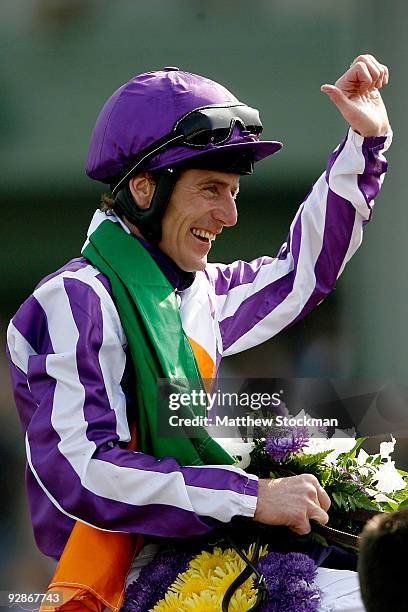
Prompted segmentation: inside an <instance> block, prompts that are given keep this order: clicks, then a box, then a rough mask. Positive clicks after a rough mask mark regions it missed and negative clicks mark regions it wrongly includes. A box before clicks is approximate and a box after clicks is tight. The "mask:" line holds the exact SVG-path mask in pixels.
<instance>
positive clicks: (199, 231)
mask: <svg viewBox="0 0 408 612" xmlns="http://www.w3.org/2000/svg"><path fill="white" fill-rule="evenodd" d="M191 231H192V232H193V234H194V235H195V236H201V238H207V240H215V238H216V235H215V234H212V233H211V232H207V230H202V229H197V228H195V227H194V228H193V229H192V230H191Z"/></svg>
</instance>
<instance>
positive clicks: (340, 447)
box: [305, 429, 356, 463]
mask: <svg viewBox="0 0 408 612" xmlns="http://www.w3.org/2000/svg"><path fill="white" fill-rule="evenodd" d="M355 443H356V441H355V439H354V438H349V437H346V436H345V434H344V431H341V430H340V429H336V430H335V432H334V436H333V437H332V438H311V439H310V440H309V442H308V445H307V447H306V449H305V452H307V453H310V454H311V455H315V454H316V453H322V452H325V451H328V450H331V451H332V452H331V453H329V454H328V455H327V457H325V459H324V461H325V463H335V462H336V459H337V457H338V456H339V455H340V454H341V453H348V452H350V451H351V449H352V448H353V446H354V445H355Z"/></svg>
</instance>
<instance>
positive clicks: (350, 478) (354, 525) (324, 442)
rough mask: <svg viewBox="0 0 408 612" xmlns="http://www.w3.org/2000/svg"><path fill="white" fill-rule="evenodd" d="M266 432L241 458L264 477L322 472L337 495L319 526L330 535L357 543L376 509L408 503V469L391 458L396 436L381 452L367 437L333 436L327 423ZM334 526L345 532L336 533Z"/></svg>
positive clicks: (328, 489)
mask: <svg viewBox="0 0 408 612" xmlns="http://www.w3.org/2000/svg"><path fill="white" fill-rule="evenodd" d="M299 416H302V417H304V420H306V421H307V415H302V414H300V415H298V417H297V419H296V422H298V421H299V420H301V419H299ZM286 422H288V423H290V422H291V419H290V418H288V419H287V420H286ZM265 433H266V435H265V436H264V437H258V438H255V439H254V441H253V442H252V445H253V446H252V449H251V451H250V453H249V455H248V448H247V447H246V448H245V454H244V455H243V458H242V459H241V461H244V462H245V463H246V469H247V471H248V472H250V473H253V474H257V475H258V476H260V477H262V478H277V477H282V476H293V475H297V474H304V473H309V474H313V475H314V476H316V478H317V479H318V480H319V482H320V484H321V485H322V486H323V488H324V489H325V490H326V492H327V493H328V495H329V497H330V498H331V500H332V505H331V507H330V511H329V516H330V520H329V525H328V528H324V527H323V528H320V527H317V531H319V532H320V533H326V535H327V536H328V538H329V539H333V537H334V540H335V541H337V542H338V543H340V544H346V545H347V544H349V545H352V546H353V545H354V546H357V544H358V538H357V537H356V536H357V535H358V534H359V532H360V531H361V527H362V524H363V523H365V522H366V520H367V519H368V518H369V517H370V516H371V515H372V514H375V513H378V512H392V511H394V510H398V509H400V508H402V507H404V506H407V505H408V472H405V471H404V470H400V469H397V468H396V467H395V461H393V460H392V459H391V455H392V453H393V451H394V448H395V443H396V441H395V439H394V438H393V437H392V436H391V439H390V441H388V442H381V443H380V445H379V452H378V453H375V454H368V453H367V452H366V451H365V450H364V449H363V448H362V445H363V443H364V442H365V440H366V438H354V437H353V436H351V435H348V434H347V433H345V432H343V431H341V430H337V429H336V430H335V431H334V434H333V435H332V437H330V438H329V437H327V435H326V434H327V432H326V431H325V430H322V429H321V428H320V429H317V430H316V429H315V430H311V429H309V428H308V427H306V426H299V425H294V426H290V425H287V426H283V427H282V426H280V427H272V428H270V429H269V431H268V432H265ZM334 530H336V531H337V532H342V533H343V537H339V536H338V535H337V537H336V532H335V531H334ZM347 535H352V536H355V537H354V538H353V537H352V538H347V537H345V536H347Z"/></svg>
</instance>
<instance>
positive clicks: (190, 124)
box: [112, 104, 262, 195]
mask: <svg viewBox="0 0 408 612" xmlns="http://www.w3.org/2000/svg"><path fill="white" fill-rule="evenodd" d="M237 123H239V124H240V125H241V127H242V128H243V131H244V133H246V135H249V134H253V135H255V136H256V137H259V135H260V134H261V132H262V123H261V120H260V118H259V112H258V111H257V110H256V109H255V108H251V107H250V106H246V105H245V104H230V105H224V104H213V105H211V106H203V107H200V108H196V109H194V110H192V111H190V112H188V113H186V114H185V115H183V116H182V117H180V119H178V120H177V122H176V123H175V125H174V127H173V129H172V131H171V132H170V133H169V134H166V136H163V138H161V139H160V140H158V141H156V142H155V143H154V144H153V145H151V146H150V147H147V148H146V149H144V150H143V151H141V153H140V154H139V155H138V157H137V159H135V160H134V162H133V165H132V167H131V168H130V169H129V170H128V172H127V173H126V174H125V175H124V176H123V177H122V178H121V179H120V181H119V182H118V183H117V184H116V185H115V186H114V187H113V188H112V194H113V195H115V194H116V193H117V192H118V191H119V189H121V187H123V184H124V183H125V182H126V180H127V179H129V178H130V177H131V176H133V175H134V174H135V173H136V171H137V170H138V169H139V168H142V165H143V164H146V162H147V161H149V160H150V159H151V158H152V157H154V156H155V155H157V154H158V153H160V152H162V151H164V150H165V149H169V148H171V147H174V146H177V145H183V146H186V147H193V148H195V149H204V148H205V147H207V146H208V145H210V144H212V145H221V144H224V143H225V142H227V141H228V140H229V138H230V137H231V134H232V132H233V130H234V127H235V125H236V124H237Z"/></svg>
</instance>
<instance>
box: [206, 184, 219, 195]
mask: <svg viewBox="0 0 408 612" xmlns="http://www.w3.org/2000/svg"><path fill="white" fill-rule="evenodd" d="M204 191H209V192H210V193H213V194H214V195H217V194H218V187H217V185H206V186H205V187H204Z"/></svg>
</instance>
